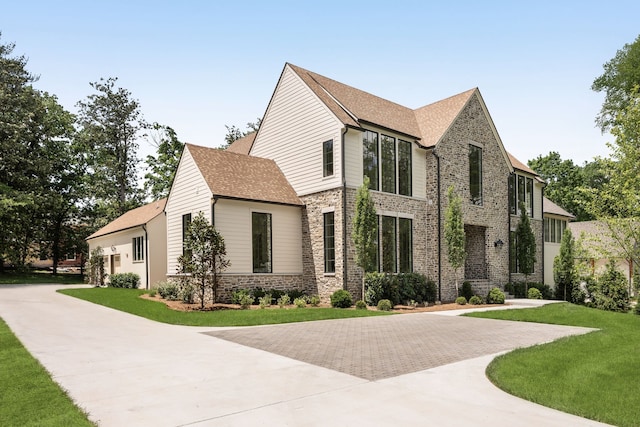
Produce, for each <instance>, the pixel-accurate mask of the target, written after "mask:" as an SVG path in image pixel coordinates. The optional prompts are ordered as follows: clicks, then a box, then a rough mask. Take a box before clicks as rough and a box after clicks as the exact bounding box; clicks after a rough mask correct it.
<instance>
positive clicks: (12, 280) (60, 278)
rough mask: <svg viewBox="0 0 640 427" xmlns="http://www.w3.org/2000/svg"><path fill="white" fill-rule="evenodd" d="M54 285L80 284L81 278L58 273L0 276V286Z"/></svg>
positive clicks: (8, 274)
mask: <svg viewBox="0 0 640 427" xmlns="http://www.w3.org/2000/svg"><path fill="white" fill-rule="evenodd" d="M41 283H55V284H61V285H78V284H82V283H83V281H82V276H80V275H79V274H71V273H59V274H56V275H55V276H54V275H53V274H51V273H46V272H44V273H15V272H10V273H2V274H0V285H22V284H30V285H31V284H41Z"/></svg>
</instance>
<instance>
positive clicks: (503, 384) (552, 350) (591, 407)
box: [468, 303, 640, 426]
mask: <svg viewBox="0 0 640 427" xmlns="http://www.w3.org/2000/svg"><path fill="white" fill-rule="evenodd" d="M468 316H472V317H483V318H492V319H503V320H516V321H525V322H537V323H552V324H558V325H572V326H585V327H591V328H598V329H600V330H599V331H596V332H593V333H590V334H587V335H582V336H575V337H567V338H564V339H561V340H558V341H555V342H552V343H549V344H543V345H538V346H535V347H531V348H525V349H518V350H515V351H513V352H511V353H508V354H505V355H503V356H500V357H498V358H496V359H495V360H494V361H493V362H491V364H490V365H489V366H488V368H487V376H488V377H489V379H490V380H491V381H492V382H493V383H494V384H495V385H496V386H498V387H499V388H501V389H502V390H504V391H506V392H508V393H510V394H513V395H515V396H519V397H521V398H524V399H527V400H530V401H532V402H536V403H539V404H541V405H544V406H548V407H551V408H555V409H558V410H560V411H563V412H568V413H571V414H575V415H579V416H581V417H585V418H589V419H592V420H597V421H600V422H605V423H609V424H613V425H617V426H640V375H638V373H639V371H638V367H639V362H640V316H636V315H633V314H623V313H612V312H606V311H602V310H596V309H592V308H586V307H582V306H577V305H573V304H568V303H562V304H549V305H546V306H543V307H539V308H531V309H522V310H504V311H492V312H479V313H471V314H468Z"/></svg>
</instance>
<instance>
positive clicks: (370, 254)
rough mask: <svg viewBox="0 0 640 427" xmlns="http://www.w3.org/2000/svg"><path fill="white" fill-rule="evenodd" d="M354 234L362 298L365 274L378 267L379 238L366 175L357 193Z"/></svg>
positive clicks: (376, 218)
mask: <svg viewBox="0 0 640 427" xmlns="http://www.w3.org/2000/svg"><path fill="white" fill-rule="evenodd" d="M352 236H353V243H354V244H355V247H356V264H357V265H358V267H360V268H362V299H364V294H365V291H364V280H365V276H366V274H367V273H369V272H372V271H375V270H376V267H377V262H376V254H377V250H376V249H377V248H376V246H377V245H376V243H377V240H378V216H377V215H376V207H375V205H374V203H373V199H372V198H371V193H370V192H369V177H368V176H365V177H364V182H363V183H362V185H361V186H360V188H358V193H357V194H356V211H355V216H354V217H353V234H352Z"/></svg>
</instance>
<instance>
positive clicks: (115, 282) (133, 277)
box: [108, 273, 140, 289]
mask: <svg viewBox="0 0 640 427" xmlns="http://www.w3.org/2000/svg"><path fill="white" fill-rule="evenodd" d="M139 285H140V276H138V275H137V274H136V273H116V274H112V275H111V276H109V284H108V286H109V287H111V288H126V289H137V288H138V286H139Z"/></svg>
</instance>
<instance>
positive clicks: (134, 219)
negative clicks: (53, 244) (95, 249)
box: [87, 199, 167, 240]
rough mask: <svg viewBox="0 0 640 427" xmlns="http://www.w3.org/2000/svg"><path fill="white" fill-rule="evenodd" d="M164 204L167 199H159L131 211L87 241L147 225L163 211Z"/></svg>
mask: <svg viewBox="0 0 640 427" xmlns="http://www.w3.org/2000/svg"><path fill="white" fill-rule="evenodd" d="M166 203H167V199H160V200H158V201H156V202H151V203H149V204H147V205H144V206H140V207H139V208H136V209H131V210H130V211H128V212H125V213H124V214H122V215H120V216H119V217H118V218H116V219H114V220H113V221H111V222H110V223H109V224H107V225H105V226H104V227H102V228H101V229H100V230H98V231H96V232H95V233H93V234H92V235H91V236H89V237H87V240H89V239H95V238H96V237H100V236H104V235H107V234H111V233H115V232H117V231H123V230H127V229H129V228H133V227H137V226H140V225H144V224H147V223H148V222H149V221H151V220H152V219H153V218H155V217H156V216H158V215H160V214H161V213H162V212H163V211H164V206H165V204H166Z"/></svg>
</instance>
